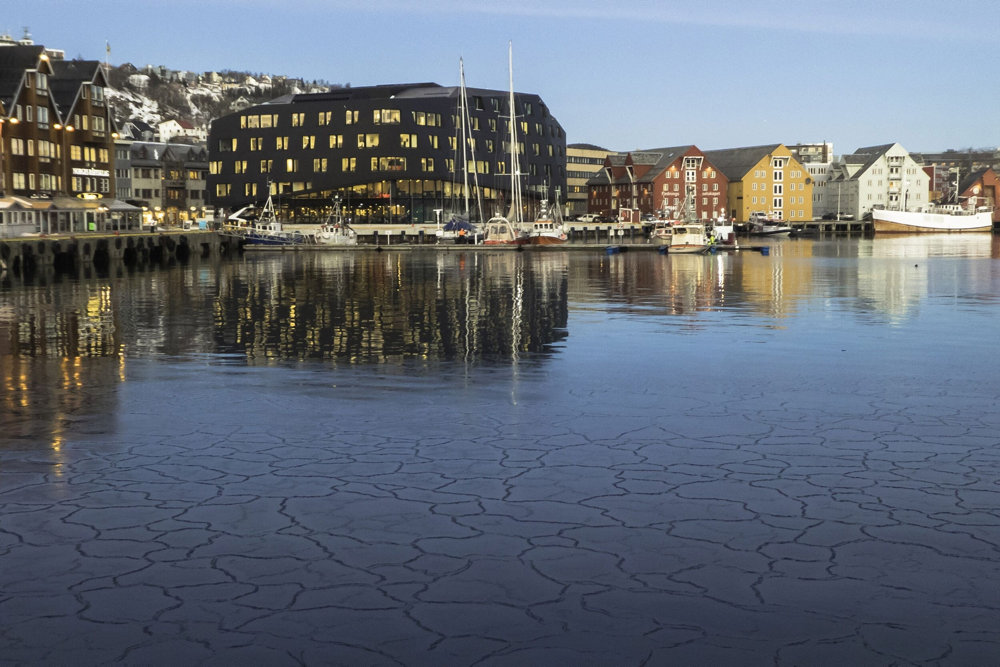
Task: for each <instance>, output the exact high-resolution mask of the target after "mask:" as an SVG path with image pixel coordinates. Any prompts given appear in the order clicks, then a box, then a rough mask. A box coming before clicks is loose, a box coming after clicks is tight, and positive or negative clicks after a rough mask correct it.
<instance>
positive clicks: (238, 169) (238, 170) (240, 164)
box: [233, 160, 247, 174]
mask: <svg viewBox="0 0 1000 667" xmlns="http://www.w3.org/2000/svg"><path fill="white" fill-rule="evenodd" d="M233 173H234V174H245V173H247V161H246V160H237V161H236V162H234V163H233Z"/></svg>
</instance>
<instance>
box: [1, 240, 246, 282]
mask: <svg viewBox="0 0 1000 667" xmlns="http://www.w3.org/2000/svg"><path fill="white" fill-rule="evenodd" d="M231 245H232V242H231V241H230V240H228V239H225V238H223V237H220V236H219V235H218V234H216V233H215V232H213V231H205V230H188V229H185V230H167V231H162V232H96V233H77V234H60V235H38V236H23V237H17V238H0V260H2V262H3V263H2V264H0V267H4V268H6V269H7V270H9V271H13V272H14V273H18V274H19V273H24V272H30V271H34V270H35V269H38V268H44V267H53V268H55V269H56V270H71V269H73V268H74V267H77V266H95V267H97V268H102V267H107V266H110V265H111V264H117V263H121V264H125V265H134V264H144V263H149V262H154V263H155V262H160V261H164V260H169V259H177V260H181V261H183V260H186V259H188V258H190V257H209V256H211V255H213V254H219V253H221V252H225V251H227V250H228V249H229V247H230V246H231Z"/></svg>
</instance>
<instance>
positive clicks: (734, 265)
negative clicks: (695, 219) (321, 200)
mask: <svg viewBox="0 0 1000 667" xmlns="http://www.w3.org/2000/svg"><path fill="white" fill-rule="evenodd" d="M767 243H769V244H770V245H771V252H770V254H769V255H768V256H763V255H761V254H760V253H756V252H743V253H740V254H733V255H716V256H706V257H699V256H662V255H659V254H657V253H655V252H626V253H623V254H620V255H613V256H608V255H605V254H603V253H600V252H596V251H595V252H588V251H567V252H563V251H554V252H541V253H532V252H521V253H514V252H510V253H475V252H448V253H440V254H438V253H435V252H434V251H424V250H414V251H387V252H374V251H372V252H363V253H343V254H340V253H326V254H309V255H305V254H303V255H274V254H258V255H250V254H248V255H247V256H246V257H245V258H243V259H238V260H233V261H224V262H220V263H217V264H216V263H211V262H206V263H195V264H192V265H190V266H178V267H171V268H162V269H152V270H148V271H140V272H137V273H122V274H120V275H114V276H111V277H99V276H90V275H81V276H77V277H73V278H68V277H59V276H54V275H42V276H36V277H35V278H34V279H33V280H31V281H28V282H23V281H20V280H17V279H15V278H13V277H10V276H7V277H6V278H5V279H4V281H3V282H2V283H0V284H2V287H0V380H2V383H3V392H2V396H0V563H2V567H0V618H3V619H4V622H3V624H2V625H0V645H2V646H3V651H2V653H0V655H2V657H0V663H3V664H19V663H33V664H60V663H66V662H68V661H72V662H73V663H74V664H77V665H99V664H107V663H109V662H116V661H117V662H125V663H128V664H197V663H205V664H232V663H236V662H238V661H246V662H249V663H252V664H275V665H282V664H296V663H303V662H304V663H307V664H343V665H362V664H363V665H392V664H406V665H472V664H478V665H509V664H518V665H521V664H529V665H541V664H545V665H549V664H593V665H606V664H615V665H638V664H741V665H746V664H779V665H799V664H852V665H884V664H954V665H969V664H994V663H995V662H996V657H997V655H1000V611H998V603H997V600H998V599H1000V595H998V593H1000V591H998V590H997V589H998V585H997V582H998V581H1000V576H998V575H1000V572H998V570H1000V567H998V556H1000V553H998V550H1000V510H998V507H1000V483H998V480H1000V475H998V465H1000V441H998V437H997V435H996V434H997V432H998V427H1000V408H998V398H1000V380H998V378H1000V373H998V371H1000V368H998V366H1000V362H998V361H997V355H996V354H995V353H993V349H992V347H993V345H992V343H993V338H994V334H995V331H996V323H997V321H998V315H1000V300H998V297H997V295H998V294H1000V264H998V261H997V259H996V258H997V257H998V256H1000V252H998V246H997V243H996V241H994V240H992V239H991V238H990V237H989V236H988V235H987V236H981V235H975V236H960V237H928V238H898V239H881V238H878V239H874V240H871V239H865V240H858V239H842V238H837V239H830V240H827V239H823V240H815V241H813V240H786V241H767Z"/></svg>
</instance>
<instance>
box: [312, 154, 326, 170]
mask: <svg viewBox="0 0 1000 667" xmlns="http://www.w3.org/2000/svg"><path fill="white" fill-rule="evenodd" d="M313 171H314V172H326V158H325V157H318V158H313Z"/></svg>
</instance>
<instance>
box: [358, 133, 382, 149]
mask: <svg viewBox="0 0 1000 667" xmlns="http://www.w3.org/2000/svg"><path fill="white" fill-rule="evenodd" d="M377 146H378V134H359V135H358V148H375V147H377Z"/></svg>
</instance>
